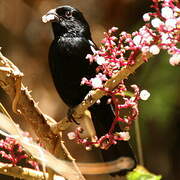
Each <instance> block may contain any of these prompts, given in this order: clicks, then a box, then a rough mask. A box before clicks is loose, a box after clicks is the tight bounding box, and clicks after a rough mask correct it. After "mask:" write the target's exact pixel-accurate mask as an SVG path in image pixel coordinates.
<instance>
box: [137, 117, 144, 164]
mask: <svg viewBox="0 0 180 180" xmlns="http://www.w3.org/2000/svg"><path fill="white" fill-rule="evenodd" d="M135 132H136V143H137V151H138V158H139V164H140V165H142V166H143V165H144V159H143V148H142V139H141V132H140V125H139V119H136V120H135Z"/></svg>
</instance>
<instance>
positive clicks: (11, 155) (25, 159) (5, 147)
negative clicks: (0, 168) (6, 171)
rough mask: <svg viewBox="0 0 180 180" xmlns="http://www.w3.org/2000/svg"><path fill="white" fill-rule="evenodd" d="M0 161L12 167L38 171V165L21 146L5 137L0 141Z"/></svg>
mask: <svg viewBox="0 0 180 180" xmlns="http://www.w3.org/2000/svg"><path fill="white" fill-rule="evenodd" d="M0 159H1V160H0V161H1V162H5V163H10V164H12V165H13V166H22V167H28V168H32V169H35V170H39V165H38V163H37V162H36V161H34V160H32V159H31V158H30V157H29V156H28V155H27V154H26V153H25V151H24V150H23V148H22V146H21V145H20V144H19V143H18V142H17V141H16V140H15V139H13V138H10V137H6V138H2V139H1V140H0Z"/></svg>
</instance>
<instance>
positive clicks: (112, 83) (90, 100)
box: [51, 54, 152, 134]
mask: <svg viewBox="0 0 180 180" xmlns="http://www.w3.org/2000/svg"><path fill="white" fill-rule="evenodd" d="M151 56H152V55H151V54H148V55H146V58H150V57H151ZM144 62H145V61H144V57H143V55H142V54H139V55H138V56H137V58H136V60H135V64H134V65H131V66H130V65H129V66H127V67H126V68H122V69H121V70H120V71H119V72H118V73H117V74H116V75H115V76H113V77H112V78H111V79H109V80H108V81H107V82H106V83H105V85H104V87H106V88H108V89H109V90H113V89H114V88H115V87H116V86H117V85H118V84H119V83H120V82H121V81H122V80H124V79H127V77H128V76H129V75H130V74H132V73H134V72H135V70H136V69H137V68H138V67H139V66H141V65H142V64H143V63H144ZM104 95H105V92H104V91H102V90H100V89H97V90H92V91H90V92H89V93H88V95H87V96H86V97H85V99H84V101H83V102H82V103H81V104H79V105H78V106H77V107H76V108H75V109H74V113H73V117H74V118H75V119H79V118H81V117H82V116H83V113H84V111H85V110H86V109H88V108H89V107H90V106H92V105H93V104H94V103H95V102H96V101H97V100H98V99H100V98H101V97H103V96H104ZM69 126H70V122H69V121H68V119H67V117H65V118H64V119H62V120H61V121H60V122H58V123H57V124H55V125H53V126H51V129H52V131H53V132H54V133H56V134H57V133H58V132H59V131H63V130H65V129H67V128H68V127H69Z"/></svg>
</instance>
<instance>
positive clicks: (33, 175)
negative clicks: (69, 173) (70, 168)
mask: <svg viewBox="0 0 180 180" xmlns="http://www.w3.org/2000/svg"><path fill="white" fill-rule="evenodd" d="M0 174H4V175H8V176H13V177H16V178H21V179H26V180H32V179H33V180H36V179H37V180H46V179H47V178H48V173H44V172H41V171H36V170H33V169H30V168H24V167H20V166H13V165H12V164H8V163H0ZM57 177H58V178H57ZM54 179H58V180H65V179H64V178H63V177H62V176H56V177H54Z"/></svg>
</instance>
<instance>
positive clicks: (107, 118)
mask: <svg viewBox="0 0 180 180" xmlns="http://www.w3.org/2000/svg"><path fill="white" fill-rule="evenodd" d="M106 102H107V99H106V98H102V99H101V104H95V105H93V106H91V107H90V108H89V110H90V112H91V115H92V120H93V123H94V127H95V130H96V134H97V136H98V137H101V136H103V135H105V134H106V133H107V132H108V131H109V129H110V127H111V124H112V121H113V119H114V113H113V111H112V109H111V107H110V105H108V104H107V103H106ZM119 130H120V129H119ZM101 154H102V158H103V160H104V161H105V162H106V161H113V160H116V159H118V158H120V157H130V158H132V159H133V160H134V162H135V164H136V158H135V155H134V153H133V150H132V148H131V146H130V145H129V143H128V142H127V141H118V143H117V144H116V145H112V146H111V147H109V148H108V149H107V150H101ZM128 170H131V169H121V170H120V171H118V172H116V173H113V174H111V175H124V174H125V173H126V172H127V171H128Z"/></svg>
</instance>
